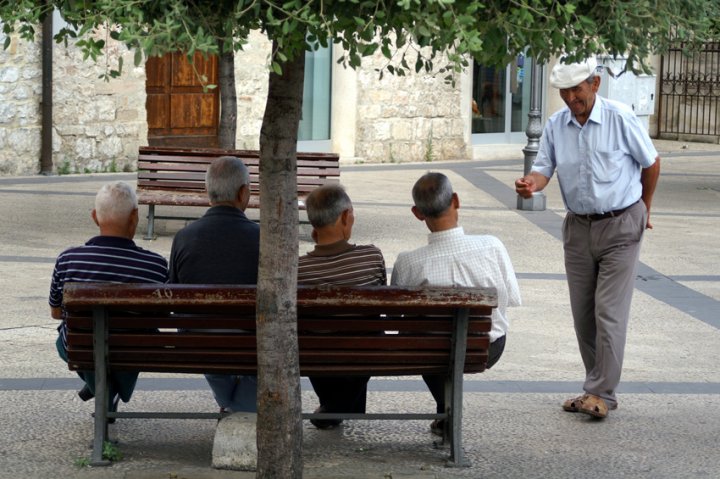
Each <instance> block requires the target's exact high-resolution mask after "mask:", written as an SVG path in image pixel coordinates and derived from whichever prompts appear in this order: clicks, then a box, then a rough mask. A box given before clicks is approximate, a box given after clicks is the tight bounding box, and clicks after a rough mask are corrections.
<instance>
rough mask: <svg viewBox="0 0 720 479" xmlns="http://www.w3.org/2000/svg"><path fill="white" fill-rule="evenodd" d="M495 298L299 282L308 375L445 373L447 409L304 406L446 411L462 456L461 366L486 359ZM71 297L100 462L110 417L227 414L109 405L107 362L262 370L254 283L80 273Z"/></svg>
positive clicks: (431, 415)
mask: <svg viewBox="0 0 720 479" xmlns="http://www.w3.org/2000/svg"><path fill="white" fill-rule="evenodd" d="M496 306H497V296H496V292H495V290H494V289H487V288H425V289H418V288H399V287H394V286H380V287H378V286H376V287H352V288H317V287H303V286H300V287H299V288H298V295H297V308H298V344H299V357H300V373H301V375H303V376H308V375H317V376H320V375H332V376H337V375H364V376H367V375H370V376H407V375H420V374H426V373H430V374H442V375H445V376H446V378H447V380H446V387H445V397H446V401H445V403H446V411H445V412H444V413H442V414H437V413H436V412H435V404H434V402H433V409H432V412H407V413H394V414H389V413H385V414H383V413H368V414H331V413H324V414H314V413H313V414H311V413H303V415H302V417H303V418H304V419H415V420H417V419H445V425H446V426H445V434H444V438H443V443H444V444H449V445H450V458H449V465H466V464H467V462H466V461H465V459H464V457H463V451H462V399H463V398H462V395H463V373H479V372H482V371H484V370H485V367H486V364H487V357H488V347H489V336H488V332H489V331H490V326H491V320H490V314H491V312H492V308H494V307H496ZM64 308H65V310H66V312H67V325H68V358H69V361H68V365H69V368H70V369H71V370H75V371H80V370H94V371H95V374H96V378H97V379H96V381H97V382H96V399H95V429H94V431H95V438H94V442H93V452H92V464H97V465H101V464H107V462H106V461H103V459H102V446H103V443H104V441H106V440H107V437H108V436H107V433H108V430H107V419H108V418H121V419H122V418H148V417H152V418H213V419H216V418H219V417H220V413H211V412H206V413H173V412H130V411H119V412H109V411H108V407H107V406H108V389H107V375H108V371H110V370H118V371H120V370H123V371H138V372H164V373H193V374H200V373H220V374H225V373H227V374H249V375H255V374H257V358H256V342H255V287H254V286H211V285H172V284H168V285H162V286H158V285H152V284H126V285H118V284H102V283H82V284H81V283H75V284H68V285H66V287H65V293H64ZM117 328H122V329H117ZM199 328H203V329H204V328H217V329H219V330H221V331H208V330H204V331H197V330H198V329H199ZM149 329H150V330H149ZM178 329H180V330H181V331H178ZM188 330H193V331H192V332H188ZM386 331H387V333H386ZM392 332H394V333H392ZM397 332H399V333H397ZM93 344H96V345H98V347H97V348H93ZM427 394H428V396H429V397H430V393H429V392H428V393H427ZM130 404H132V403H130ZM210 406H211V405H210V404H208V407H210Z"/></svg>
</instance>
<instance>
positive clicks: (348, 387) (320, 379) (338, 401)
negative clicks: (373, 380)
mask: <svg viewBox="0 0 720 479" xmlns="http://www.w3.org/2000/svg"><path fill="white" fill-rule="evenodd" d="M309 379H310V383H312V387H313V389H314V390H315V394H317V396H318V398H319V399H320V405H321V406H322V407H323V409H325V412H350V413H364V412H365V403H366V400H367V384H368V381H369V380H370V376H345V377H342V376H339V377H336V376H331V377H325V376H317V377H310V378H309Z"/></svg>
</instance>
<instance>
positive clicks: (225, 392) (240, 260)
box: [170, 156, 260, 412]
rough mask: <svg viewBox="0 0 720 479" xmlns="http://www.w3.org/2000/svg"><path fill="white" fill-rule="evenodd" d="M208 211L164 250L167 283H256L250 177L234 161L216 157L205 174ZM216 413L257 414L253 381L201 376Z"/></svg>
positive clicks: (256, 253)
mask: <svg viewBox="0 0 720 479" xmlns="http://www.w3.org/2000/svg"><path fill="white" fill-rule="evenodd" d="M205 187H206V189H207V194H208V197H209V199H210V209H208V211H207V212H206V213H205V215H203V217H202V218H200V219H198V220H197V221H194V222H193V223H190V224H189V225H188V226H186V227H185V228H183V229H182V230H180V231H178V233H177V234H176V235H175V238H174V239H173V244H172V248H171V251H170V282H171V283H195V284H256V283H257V271H258V259H259V256H260V227H259V226H258V225H257V224H256V223H254V222H253V221H251V220H249V219H248V218H247V216H245V213H244V212H245V208H247V205H248V202H249V201H250V174H249V172H248V169H247V167H246V166H245V165H244V164H243V162H242V161H241V160H240V159H239V158H235V157H234V156H221V157H219V158H217V159H216V160H214V161H213V162H212V163H211V164H210V167H209V168H208V170H207V173H206V174H205ZM205 379H207V382H208V384H209V385H210V389H212V391H213V395H214V396H215V400H216V401H217V403H218V405H219V406H220V409H221V411H222V412H237V411H247V412H255V411H257V377H256V376H241V375H225V374H206V375H205Z"/></svg>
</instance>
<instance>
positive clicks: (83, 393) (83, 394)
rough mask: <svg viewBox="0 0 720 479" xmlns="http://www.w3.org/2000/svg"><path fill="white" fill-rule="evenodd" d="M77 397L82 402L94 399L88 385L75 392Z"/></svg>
mask: <svg viewBox="0 0 720 479" xmlns="http://www.w3.org/2000/svg"><path fill="white" fill-rule="evenodd" d="M77 395H78V396H79V397H80V399H82V400H83V401H85V402H87V401H89V400H91V399H92V398H94V397H95V394H93V392H92V391H90V388H89V387H88V385H87V384H86V385H84V386H83V387H82V389H81V390H79V391H78V392H77Z"/></svg>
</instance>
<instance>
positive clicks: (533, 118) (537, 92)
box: [517, 59, 545, 211]
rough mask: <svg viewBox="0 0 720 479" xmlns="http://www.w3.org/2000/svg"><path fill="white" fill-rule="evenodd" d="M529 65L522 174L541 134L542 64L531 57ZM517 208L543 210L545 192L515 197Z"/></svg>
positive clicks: (528, 170)
mask: <svg viewBox="0 0 720 479" xmlns="http://www.w3.org/2000/svg"><path fill="white" fill-rule="evenodd" d="M530 63H531V66H530V111H529V112H528V126H527V129H526V130H525V134H526V135H527V138H528V142H527V145H526V146H525V148H523V153H524V155H525V164H524V168H523V175H527V174H528V173H530V169H531V168H532V165H533V163H535V158H536V157H537V154H538V150H539V149H540V137H541V136H542V121H541V120H540V116H541V110H542V81H543V66H542V65H538V63H537V61H536V60H535V59H533V61H532V62H530ZM517 209H519V210H526V211H544V210H545V193H543V192H542V191H539V192H536V193H533V195H532V197H531V198H523V197H521V196H520V195H518V197H517Z"/></svg>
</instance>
